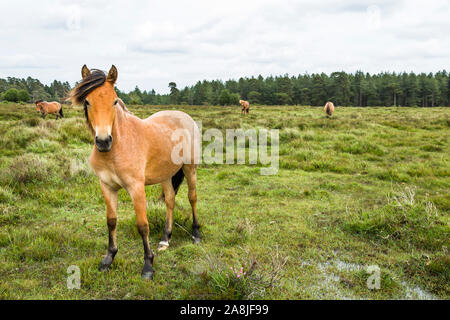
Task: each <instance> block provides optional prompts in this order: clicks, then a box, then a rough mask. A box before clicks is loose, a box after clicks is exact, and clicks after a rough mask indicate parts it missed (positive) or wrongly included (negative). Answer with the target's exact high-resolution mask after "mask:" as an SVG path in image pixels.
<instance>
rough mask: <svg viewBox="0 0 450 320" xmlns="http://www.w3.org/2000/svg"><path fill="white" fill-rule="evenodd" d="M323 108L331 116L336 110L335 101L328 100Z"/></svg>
mask: <svg viewBox="0 0 450 320" xmlns="http://www.w3.org/2000/svg"><path fill="white" fill-rule="evenodd" d="M323 110H324V111H325V113H326V114H327V116H329V117H331V116H332V115H333V112H334V104H333V102H331V101H327V103H325V107H324V108H323Z"/></svg>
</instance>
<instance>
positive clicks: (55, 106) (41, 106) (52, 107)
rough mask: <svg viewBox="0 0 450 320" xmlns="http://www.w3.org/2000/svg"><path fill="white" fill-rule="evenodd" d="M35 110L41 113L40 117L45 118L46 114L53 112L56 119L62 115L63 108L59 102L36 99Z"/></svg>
mask: <svg viewBox="0 0 450 320" xmlns="http://www.w3.org/2000/svg"><path fill="white" fill-rule="evenodd" d="M35 104H36V111H38V112H40V113H41V114H42V118H43V119H45V117H46V116H47V114H51V113H54V114H55V115H56V119H58V118H62V117H64V114H63V110H62V107H61V104H60V103H59V102H56V101H52V102H47V101H43V100H37V101H36V102H35Z"/></svg>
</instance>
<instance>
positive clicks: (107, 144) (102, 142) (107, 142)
mask: <svg viewBox="0 0 450 320" xmlns="http://www.w3.org/2000/svg"><path fill="white" fill-rule="evenodd" d="M112 140H113V139H112V136H111V135H108V136H107V137H106V138H105V139H102V138H99V137H98V136H95V145H96V146H97V150H98V151H100V152H108V151H110V150H111V146H112Z"/></svg>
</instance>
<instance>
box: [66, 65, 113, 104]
mask: <svg viewBox="0 0 450 320" xmlns="http://www.w3.org/2000/svg"><path fill="white" fill-rule="evenodd" d="M105 81H106V74H105V72H103V71H101V70H98V69H92V70H91V73H90V74H89V75H88V76H86V77H85V78H83V80H81V82H80V83H79V84H77V85H76V86H75V88H74V89H73V90H72V91H71V92H70V96H69V99H70V100H71V101H72V104H74V105H82V104H83V103H84V101H85V99H86V97H87V95H88V94H89V93H91V92H92V91H94V90H95V89H97V88H98V87H101V86H102V85H103V84H104V83H105Z"/></svg>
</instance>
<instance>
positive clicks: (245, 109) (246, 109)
mask: <svg viewBox="0 0 450 320" xmlns="http://www.w3.org/2000/svg"><path fill="white" fill-rule="evenodd" d="M239 103H240V104H241V106H242V113H243V114H246V113H248V112H249V111H250V103H248V101H245V100H239Z"/></svg>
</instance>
